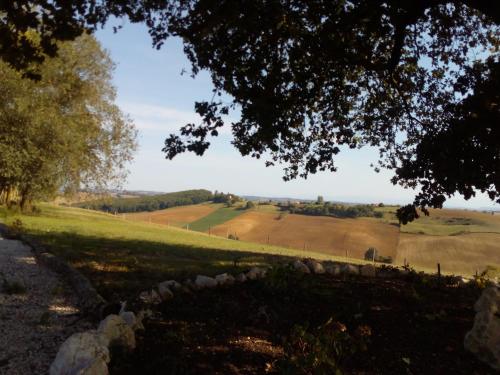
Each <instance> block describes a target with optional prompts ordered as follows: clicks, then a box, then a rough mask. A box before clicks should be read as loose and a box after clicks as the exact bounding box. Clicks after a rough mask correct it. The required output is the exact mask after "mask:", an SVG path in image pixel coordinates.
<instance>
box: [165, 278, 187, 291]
mask: <svg viewBox="0 0 500 375" xmlns="http://www.w3.org/2000/svg"><path fill="white" fill-rule="evenodd" d="M161 284H164V285H165V286H167V287H168V288H169V289H170V290H181V289H182V284H181V283H179V282H177V281H175V280H167V281H164V282H162V283H161Z"/></svg>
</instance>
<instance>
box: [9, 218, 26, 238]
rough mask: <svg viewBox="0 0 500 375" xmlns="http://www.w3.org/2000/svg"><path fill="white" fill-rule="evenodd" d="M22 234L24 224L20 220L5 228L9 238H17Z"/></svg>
mask: <svg viewBox="0 0 500 375" xmlns="http://www.w3.org/2000/svg"><path fill="white" fill-rule="evenodd" d="M23 232H24V224H23V222H22V220H21V219H15V220H14V221H12V223H10V225H9V226H8V227H7V236H8V237H10V238H17V237H18V236H19V235H20V234H22V233H23Z"/></svg>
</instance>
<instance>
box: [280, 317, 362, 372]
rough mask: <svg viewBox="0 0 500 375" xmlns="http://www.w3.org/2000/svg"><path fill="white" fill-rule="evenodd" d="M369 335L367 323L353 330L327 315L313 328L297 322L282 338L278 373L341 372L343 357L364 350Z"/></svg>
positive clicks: (345, 357)
mask: <svg viewBox="0 0 500 375" xmlns="http://www.w3.org/2000/svg"><path fill="white" fill-rule="evenodd" d="M370 336H371V329H370V327H368V326H359V327H358V328H357V329H356V330H355V332H354V333H353V334H351V333H349V332H348V331H347V327H346V326H345V325H344V324H342V323H340V322H337V321H335V320H334V319H332V318H330V319H329V320H328V321H327V322H326V323H325V324H323V325H321V326H319V327H318V328H316V329H312V330H311V329H309V327H308V326H307V325H305V326H302V325H296V326H294V327H293V329H292V330H291V332H290V335H289V336H288V338H287V339H286V340H285V342H284V345H283V348H284V352H285V353H284V357H283V359H281V360H278V361H277V362H276V364H275V367H276V370H277V371H278V372H279V373H280V374H287V375H299V374H304V375H305V374H315V375H327V374H328V375H330V374H335V375H339V374H342V373H343V372H342V364H343V362H344V360H345V359H347V358H348V357H350V356H352V355H353V354H355V353H357V352H359V351H366V350H367V345H368V342H369V339H370Z"/></svg>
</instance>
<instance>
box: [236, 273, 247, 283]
mask: <svg viewBox="0 0 500 375" xmlns="http://www.w3.org/2000/svg"><path fill="white" fill-rule="evenodd" d="M236 281H237V282H239V283H244V282H245V281H247V277H246V275H245V274H244V273H240V274H239V275H238V276H236Z"/></svg>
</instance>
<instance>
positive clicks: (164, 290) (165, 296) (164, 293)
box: [158, 281, 174, 301]
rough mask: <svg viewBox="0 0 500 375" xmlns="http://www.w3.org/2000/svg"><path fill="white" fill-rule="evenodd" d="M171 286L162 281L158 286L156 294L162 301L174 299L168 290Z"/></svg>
mask: <svg viewBox="0 0 500 375" xmlns="http://www.w3.org/2000/svg"><path fill="white" fill-rule="evenodd" d="M170 288H171V284H170V282H168V281H164V282H162V283H159V284H158V294H159V295H160V297H161V299H162V301H168V300H170V299H172V298H174V293H172V291H171V290H170Z"/></svg>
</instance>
